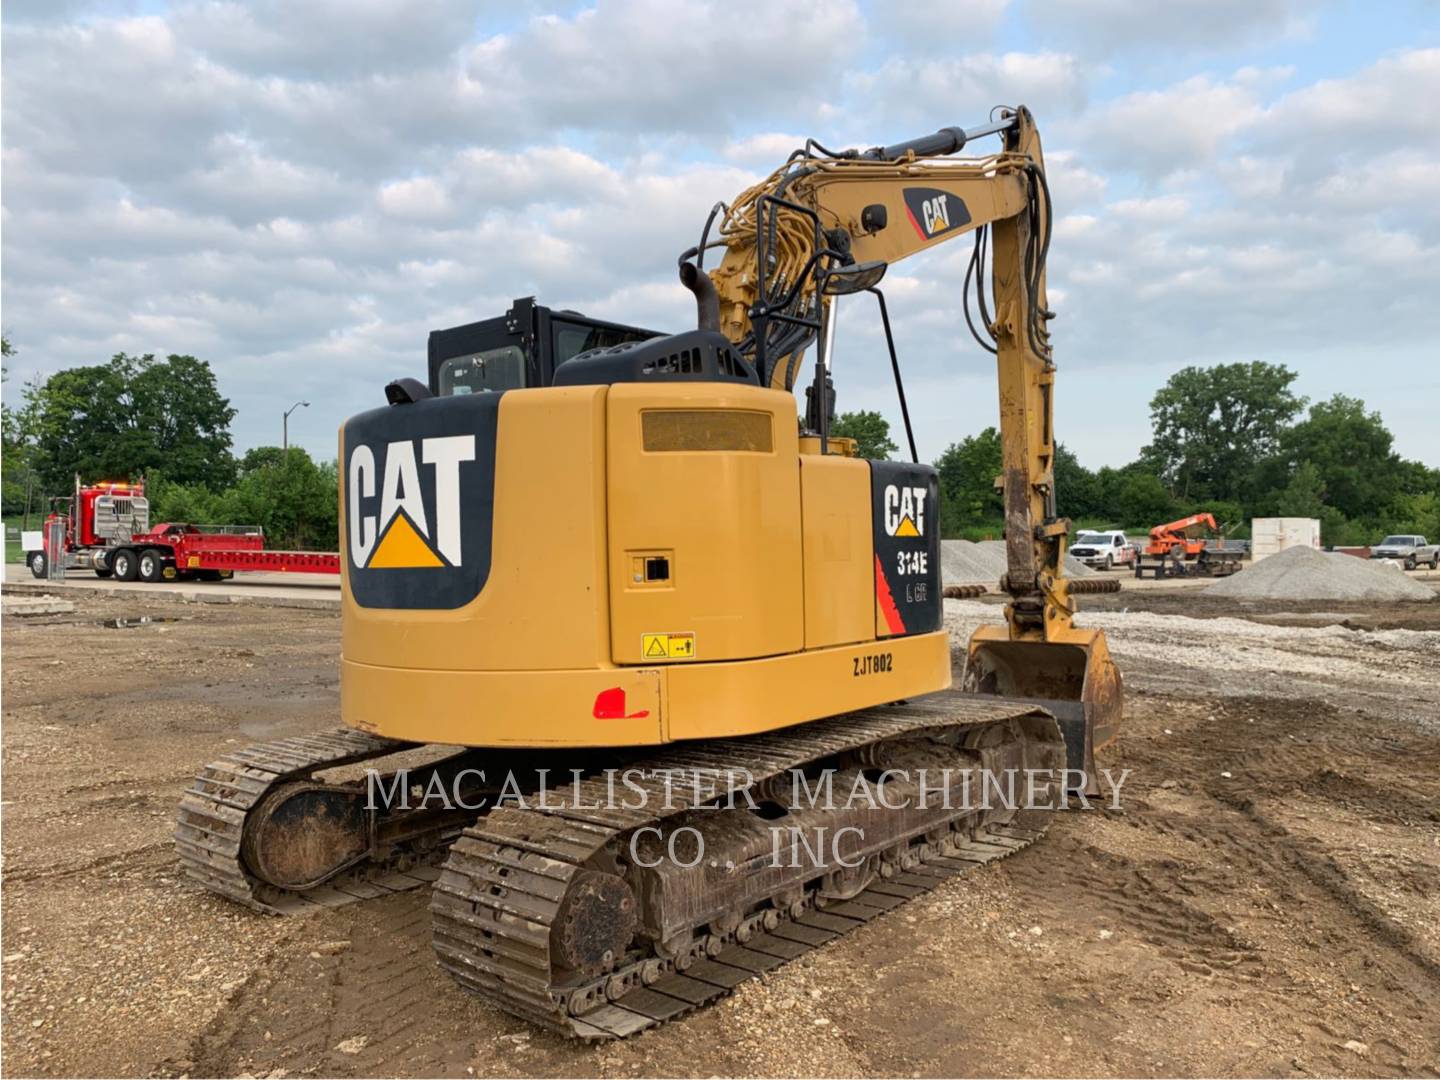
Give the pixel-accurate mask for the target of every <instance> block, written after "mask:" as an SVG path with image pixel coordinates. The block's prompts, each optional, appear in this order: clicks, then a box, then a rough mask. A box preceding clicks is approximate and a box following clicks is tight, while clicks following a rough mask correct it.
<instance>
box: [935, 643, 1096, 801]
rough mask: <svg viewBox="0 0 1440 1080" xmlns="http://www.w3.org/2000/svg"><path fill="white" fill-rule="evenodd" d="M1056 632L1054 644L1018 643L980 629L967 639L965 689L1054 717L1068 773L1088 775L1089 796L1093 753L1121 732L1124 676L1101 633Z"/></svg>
mask: <svg viewBox="0 0 1440 1080" xmlns="http://www.w3.org/2000/svg"><path fill="white" fill-rule="evenodd" d="M1056 633H1057V638H1058V639H1052V640H1050V641H1015V640H1011V638H1010V633H1009V630H1008V629H1007V628H1006V627H1003V626H982V627H981V628H980V629H978V630H976V631H975V634H974V635H973V636H972V637H971V638H970V646H969V652H968V656H967V658H966V659H967V662H966V664H965V678H964V680H963V682H962V684H961V686H962V688H963V689H964V690H966V691H969V692H970V693H974V694H994V695H997V696H999V697H1004V698H1010V699H1015V700H1019V701H1025V702H1029V703H1033V704H1036V705H1040V706H1042V707H1043V708H1045V709H1046V710H1047V711H1049V712H1050V713H1051V714H1052V715H1053V716H1054V717H1055V719H1056V721H1057V722H1058V723H1059V725H1060V731H1061V733H1062V734H1063V735H1064V737H1065V754H1066V759H1067V764H1066V767H1067V768H1069V769H1071V770H1076V769H1081V770H1084V773H1085V787H1084V792H1085V794H1087V795H1095V794H1098V793H1099V786H1098V784H1097V780H1096V771H1095V751H1096V750H1099V749H1102V748H1103V747H1105V746H1107V745H1109V743H1110V742H1111V741H1112V740H1113V739H1114V738H1115V736H1116V735H1117V734H1118V733H1119V729H1120V715H1121V711H1122V706H1123V688H1122V685H1121V681H1120V670H1119V668H1117V667H1116V666H1115V662H1114V661H1113V660H1111V659H1110V649H1109V647H1108V646H1107V645H1106V643H1105V633H1104V631H1102V630H1078V629H1075V628H1073V627H1072V628H1068V629H1065V630H1060V631H1057V632H1056Z"/></svg>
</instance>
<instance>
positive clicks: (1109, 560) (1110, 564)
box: [1105, 555, 1115, 571]
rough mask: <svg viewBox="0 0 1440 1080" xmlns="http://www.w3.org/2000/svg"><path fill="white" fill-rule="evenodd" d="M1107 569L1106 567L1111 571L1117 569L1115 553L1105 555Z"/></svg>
mask: <svg viewBox="0 0 1440 1080" xmlns="http://www.w3.org/2000/svg"><path fill="white" fill-rule="evenodd" d="M1105 569H1106V570H1107V571H1109V570H1114V569H1115V556H1114V555H1106V556H1105Z"/></svg>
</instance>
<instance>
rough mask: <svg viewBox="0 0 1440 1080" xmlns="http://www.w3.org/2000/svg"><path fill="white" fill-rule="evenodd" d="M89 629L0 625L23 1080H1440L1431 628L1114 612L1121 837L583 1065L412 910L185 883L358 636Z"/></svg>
mask: <svg viewBox="0 0 1440 1080" xmlns="http://www.w3.org/2000/svg"><path fill="white" fill-rule="evenodd" d="M77 599H78V606H77V610H76V612H75V613H74V614H73V615H67V616H61V617H39V618H34V619H29V620H23V621H22V620H20V619H10V618H7V619H6V620H5V622H4V625H3V646H4V659H5V665H4V672H3V690H4V706H3V712H4V715H3V721H4V743H3V768H4V817H3V824H4V833H3V857H4V878H3V904H4V908H3V913H4V918H3V934H0V937H3V1013H4V1025H3V1036H0V1037H3V1047H0V1048H3V1052H4V1058H5V1072H6V1073H7V1074H8V1075H71V1076H73V1075H118V1076H130V1075H135V1076H139V1075H154V1074H159V1075H174V1076H179V1075H186V1074H188V1075H242V1074H245V1075H252V1076H264V1075H276V1076H281V1075H285V1076H307V1075H339V1076H380V1075H447V1076H448V1075H454V1076H461V1077H463V1076H467V1075H477V1076H487V1075H493V1076H501V1075H546V1076H549V1075H553V1076H566V1075H587V1074H599V1075H603V1076H633V1075H685V1076H711V1075H793V1076H832V1075H834V1076H841V1075H902V1076H908V1075H965V1074H991V1075H1046V1074H1061V1075H1081V1074H1083V1075H1206V1074H1211V1075H1257V1074H1266V1075H1276V1074H1278V1075H1316V1074H1322V1075H1335V1074H1339V1075H1428V1076H1437V1075H1440V1025H1437V1024H1436V1022H1435V1018H1436V1016H1437V1015H1440V742H1437V739H1436V736H1437V734H1440V731H1437V727H1440V602H1436V601H1430V602H1426V603H1413V604H1408V605H1407V604H1387V605H1384V607H1383V608H1377V607H1374V606H1371V607H1363V606H1356V605H1343V604H1338V605H1337V604H1329V605H1324V606H1323V607H1315V606H1313V605H1312V606H1311V607H1309V608H1306V607H1305V606H1304V605H1283V604H1270V605H1254V604H1251V605H1239V604H1235V603H1224V602H1221V601H1219V600H1217V599H1215V598H1206V597H1203V596H1201V595H1200V594H1198V593H1197V592H1196V591H1195V590H1188V591H1180V590H1163V589H1153V590H1136V591H1133V592H1132V591H1130V590H1127V591H1126V592H1124V593H1121V594H1119V595H1116V596H1104V597H1096V598H1093V602H1092V603H1088V604H1087V611H1086V612H1085V614H1084V615H1083V616H1082V619H1081V621H1082V623H1089V624H1090V625H1099V626H1103V627H1104V628H1105V629H1106V631H1107V633H1108V634H1109V635H1110V640H1111V648H1112V651H1113V652H1114V653H1115V654H1116V657H1117V660H1118V662H1119V663H1120V665H1121V668H1122V671H1123V672H1124V676H1125V680H1126V692H1127V713H1126V727H1125V730H1124V733H1123V734H1122V737H1121V740H1120V742H1119V743H1118V744H1117V745H1116V747H1115V748H1114V749H1113V750H1111V751H1110V752H1108V753H1107V754H1106V755H1104V758H1103V761H1102V764H1103V765H1105V766H1108V767H1110V768H1111V769H1116V770H1118V769H1130V770H1132V773H1131V775H1130V777H1129V778H1128V780H1127V782H1126V785H1125V787H1124V792H1123V809H1121V810H1119V811H1104V812H1100V811H1094V812H1090V813H1078V812H1077V813H1071V814H1068V815H1063V816H1061V817H1060V818H1059V819H1058V820H1057V821H1056V823H1055V825H1054V826H1053V827H1052V829H1051V832H1050V834H1049V836H1047V837H1046V838H1045V839H1044V840H1043V841H1042V842H1041V843H1039V844H1037V845H1036V846H1034V847H1032V848H1031V849H1029V850H1027V851H1025V852H1022V853H1020V854H1019V855H1017V856H1015V857H1012V858H1010V859H1007V860H1004V861H1002V862H999V863H995V864H991V865H989V866H986V867H984V868H982V869H980V870H978V871H976V872H974V873H972V874H969V875H966V876H964V877H962V878H958V879H953V880H951V881H949V882H948V883H946V884H945V885H943V886H942V887H940V888H939V889H937V890H936V891H935V892H933V893H931V894H929V895H927V896H924V897H921V898H919V899H917V900H915V901H913V902H911V903H909V904H907V905H905V906H904V907H902V908H900V909H898V910H897V911H895V912H892V913H891V914H889V915H888V916H886V917H884V918H882V919H879V920H877V921H875V922H873V923H870V924H868V925H867V926H865V927H864V928H862V929H860V930H857V931H856V932H854V933H853V934H851V935H850V936H848V937H846V938H843V939H841V940H839V941H837V942H835V943H832V944H831V945H829V946H826V947H825V948H823V949H821V950H819V951H817V952H815V953H813V954H810V955H809V956H807V957H805V958H802V959H801V960H800V961H797V962H795V963H793V964H790V965H788V966H785V967H782V968H780V969H778V970H777V971H775V972H773V973H771V974H770V975H769V976H767V977H766V978H765V979H764V980H763V981H759V982H753V983H749V984H746V985H745V986H743V987H741V988H740V989H739V991H738V992H736V993H735V994H734V995H733V996H731V997H730V998H728V999H726V1000H724V1001H723V1002H721V1003H720V1004H718V1005H717V1006H715V1007H713V1008H711V1009H709V1010H707V1011H704V1012H702V1013H699V1014H696V1015H694V1016H692V1017H690V1018H688V1019H686V1020H684V1021H682V1022H679V1023H677V1024H673V1025H671V1026H669V1027H667V1028H662V1029H660V1030H657V1031H653V1032H650V1033H646V1034H644V1035H642V1036H640V1037H638V1038H635V1039H633V1040H629V1041H626V1042H623V1043H617V1044H611V1045H607V1046H602V1047H599V1048H586V1047H583V1046H577V1045H573V1044H568V1043H565V1042H562V1041H560V1040H558V1039H556V1038H554V1037H552V1036H549V1035H546V1034H543V1033H540V1032H537V1031H534V1030H533V1029H530V1028H528V1027H527V1026H526V1025H525V1024H523V1023H522V1022H520V1021H517V1020H515V1019H513V1018H511V1017H509V1016H506V1015H502V1014H500V1013H497V1012H495V1011H494V1010H492V1009H490V1008H489V1007H487V1006H485V1005H482V1004H480V1003H479V1002H477V1001H474V1000H473V999H471V998H469V997H468V996H467V995H466V994H464V993H463V992H462V991H461V990H460V989H458V988H457V987H456V986H454V985H452V984H451V983H450V981H449V980H448V979H447V978H446V977H444V976H443V975H442V974H441V973H440V972H439V971H438V970H437V969H436V967H435V965H434V964H433V962H432V960H431V956H430V945H429V934H428V912H427V910H426V898H425V896H424V895H422V894H421V893H409V894H397V895H394V896H391V897H388V898H386V899H384V900H380V901H375V902H371V903H366V904H358V905H353V906H351V907H347V908H342V909H338V910H334V911H327V912H324V913H322V914H317V915H313V916H309V917H305V918H300V919H288V920H283V919H275V918H266V917H262V916H258V915H252V914H250V913H248V912H243V911H239V910H237V909H235V908H234V907H232V906H230V905H228V904H226V903H224V902H221V901H219V900H217V899H215V898H212V897H210V896H207V895H205V894H203V893H201V892H200V891H198V890H197V889H196V888H194V887H192V886H191V885H190V884H188V883H187V882H186V881H184V880H183V879H182V878H181V877H180V876H179V875H178V874H177V873H176V870H175V864H174V859H173V855H172V853H171V850H170V844H169V833H170V822H171V817H172V814H173V810H174V805H175V803H176V800H177V799H178V797H179V793H180V791H181V790H182V789H183V788H184V787H185V785H186V784H187V782H188V779H189V777H190V775H191V773H192V771H193V770H194V769H195V768H197V767H198V766H200V765H202V764H203V763H204V762H205V761H207V760H209V759H211V758H213V757H215V756H217V755H219V754H220V753H223V752H224V751H225V750H227V749H233V748H234V747H236V746H238V745H240V744H243V743H246V742H250V741H254V740H260V739H268V738H274V737H278V736H282V735H288V734H298V733H303V732H306V731H315V730H321V729H325V728H328V727H331V726H333V725H334V724H335V723H336V722H337V720H336V716H337V704H338V702H337V696H338V683H337V672H336V663H335V661H336V655H337V652H338V647H339V621H338V616H337V615H336V614H335V613H334V612H331V611H308V610H286V609H278V608H270V607H265V606H261V605H252V604H244V605H238V604H237V605H225V606H209V605H206V606H193V605H184V604H177V603H173V602H167V601H165V600H163V599H161V598H159V597H154V596H148V597H139V596H136V597H135V598H123V599H119V598H105V597H98V596H94V597H92V596H83V597H78V598H77ZM1086 599H1087V600H1090V599H1091V598H1086ZM998 615H999V607H998V606H997V605H996V604H994V603H989V602H966V601H952V602H947V617H948V618H949V619H950V620H951V622H952V624H953V628H954V629H955V631H956V633H957V642H958V641H960V640H962V639H961V637H960V636H959V635H963V634H964V633H965V632H968V629H969V628H970V627H972V626H973V625H975V624H977V623H978V622H980V621H982V620H986V619H993V618H996V617H998ZM137 616H149V617H151V619H152V620H178V621H151V622H148V623H143V624H139V625H133V626H131V627H130V628H124V629H118V628H110V627H108V626H106V625H102V624H103V623H105V622H106V621H107V620H114V619H116V618H120V617H125V618H134V617H137Z"/></svg>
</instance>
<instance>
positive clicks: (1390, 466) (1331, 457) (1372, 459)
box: [1280, 394, 1426, 518]
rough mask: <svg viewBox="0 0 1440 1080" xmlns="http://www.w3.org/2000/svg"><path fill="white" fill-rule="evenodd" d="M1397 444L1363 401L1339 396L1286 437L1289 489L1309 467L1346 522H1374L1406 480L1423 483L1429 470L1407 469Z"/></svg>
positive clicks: (1321, 404)
mask: <svg viewBox="0 0 1440 1080" xmlns="http://www.w3.org/2000/svg"><path fill="white" fill-rule="evenodd" d="M1394 441H1395V440H1394V438H1393V436H1391V434H1390V432H1389V430H1388V429H1387V428H1386V427H1385V424H1384V422H1383V421H1382V420H1381V419H1380V414H1379V413H1378V412H1366V411H1365V403H1364V402H1363V401H1361V400H1359V399H1358V398H1352V397H1346V396H1345V395H1344V394H1336V395H1335V396H1334V397H1332V398H1331V399H1330V400H1329V401H1321V402H1318V403H1316V404H1315V405H1313V406H1311V408H1310V415H1309V416H1307V417H1306V418H1305V419H1304V420H1301V421H1300V422H1299V423H1297V424H1295V426H1294V427H1292V428H1290V429H1289V430H1288V431H1286V432H1285V433H1284V435H1283V436H1282V437H1281V440H1280V448H1281V456H1282V458H1283V459H1284V460H1285V462H1286V464H1287V465H1288V466H1289V468H1290V470H1291V479H1290V481H1289V484H1290V485H1293V484H1294V483H1295V478H1296V477H1298V476H1299V473H1300V471H1301V470H1303V469H1305V468H1306V466H1309V468H1310V469H1311V470H1313V474H1314V483H1315V486H1316V488H1317V491H1318V492H1320V493H1322V494H1323V498H1324V502H1325V503H1327V504H1328V505H1330V506H1333V507H1334V508H1335V509H1336V510H1339V511H1340V512H1341V513H1342V514H1344V515H1345V516H1346V517H1347V518H1375V517H1377V516H1379V515H1380V514H1381V513H1382V512H1383V511H1384V510H1385V508H1386V507H1388V506H1389V505H1390V504H1391V503H1393V502H1394V500H1395V497H1396V496H1397V495H1399V494H1400V492H1401V490H1402V488H1401V483H1402V480H1407V479H1408V480H1412V481H1413V480H1421V481H1422V482H1423V472H1424V471H1426V470H1424V467H1423V466H1421V474H1420V475H1417V474H1415V473H1414V472H1413V471H1411V470H1407V469H1406V468H1405V467H1404V466H1403V464H1402V462H1401V459H1400V455H1399V454H1397V453H1395V451H1394V449H1393V446H1394ZM1308 482H1309V481H1308V480H1307V483H1308ZM1420 490H1425V488H1423V487H1422V488H1420ZM1286 491H1287V492H1288V491H1289V487H1288V486H1287V488H1286ZM1281 512H1282V513H1284V512H1285V511H1281ZM1299 516H1303V517H1314V516H1316V515H1315V514H1304V515H1299Z"/></svg>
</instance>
